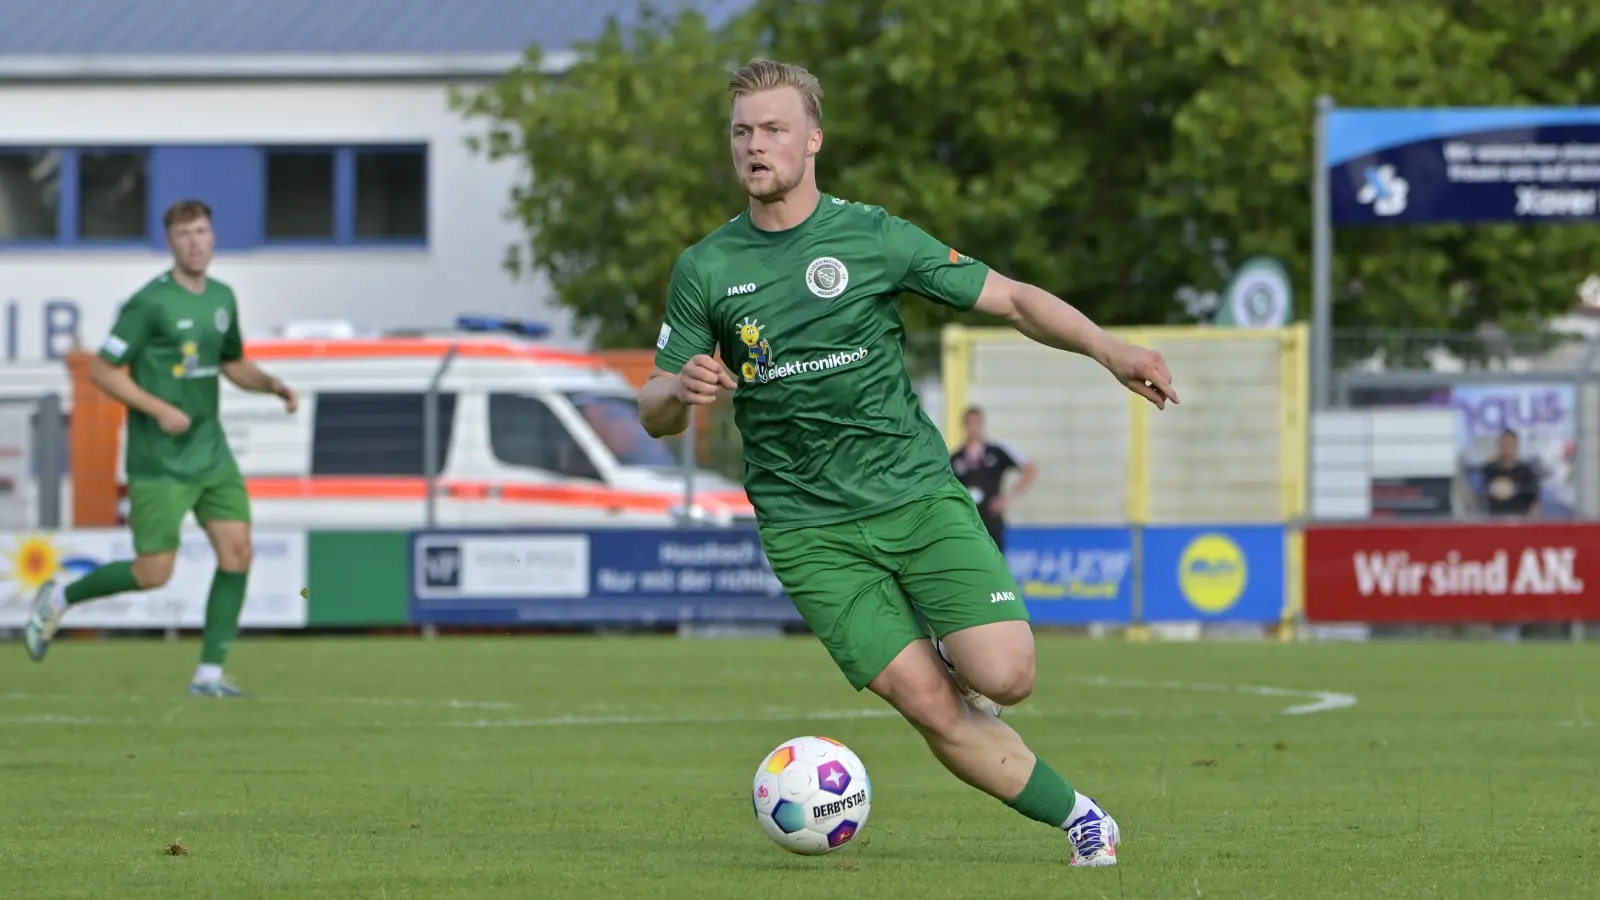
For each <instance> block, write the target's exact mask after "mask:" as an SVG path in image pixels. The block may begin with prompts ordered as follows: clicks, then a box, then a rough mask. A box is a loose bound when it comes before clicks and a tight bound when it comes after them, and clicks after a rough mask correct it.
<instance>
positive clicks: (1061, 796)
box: [1006, 758, 1079, 828]
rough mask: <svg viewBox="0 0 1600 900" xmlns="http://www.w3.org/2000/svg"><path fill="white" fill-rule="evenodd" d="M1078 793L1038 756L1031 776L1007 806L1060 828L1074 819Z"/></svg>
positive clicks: (1036, 820)
mask: <svg viewBox="0 0 1600 900" xmlns="http://www.w3.org/2000/svg"><path fill="white" fill-rule="evenodd" d="M1078 796H1079V795H1078V792H1077V791H1074V790H1073V789H1072V785H1070V784H1067V782H1066V780H1065V779H1063V778H1062V777H1061V776H1060V775H1057V774H1056V772H1055V770H1054V769H1052V768H1050V766H1049V765H1048V764H1046V763H1045V761H1044V760H1042V759H1038V758H1035V759H1034V762H1033V774H1031V775H1029V776H1028V783H1027V784H1026V785H1024V786H1023V788H1022V793H1020V794H1018V795H1017V796H1016V799H1014V800H1011V801H1010V802H1008V803H1007V804H1006V805H1007V806H1009V807H1011V808H1012V809H1014V810H1016V811H1017V812H1019V813H1022V814H1023V815H1025V816H1027V817H1028V818H1030V819H1032V820H1034V821H1035V822H1043V823H1044V824H1046V825H1049V826H1050V827H1051V828H1060V827H1062V826H1063V825H1064V824H1065V823H1066V822H1067V821H1068V820H1070V819H1071V818H1072V814H1073V812H1074V807H1075V806H1076V805H1077V802H1078Z"/></svg>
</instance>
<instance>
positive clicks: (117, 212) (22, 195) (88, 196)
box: [0, 147, 150, 247]
mask: <svg viewBox="0 0 1600 900" xmlns="http://www.w3.org/2000/svg"><path fill="white" fill-rule="evenodd" d="M149 206H150V151H149V150H148V149H145V148H138V147H131V148H130V147H93V148H77V147H72V148H51V147H37V148H36V147H0V244H6V245H20V246H23V247H49V246H59V245H63V244H67V245H74V246H84V247H94V246H113V247H114V246H118V245H123V246H130V245H131V246H140V247H142V246H144V245H145V244H146V242H147V235H148V220H149Z"/></svg>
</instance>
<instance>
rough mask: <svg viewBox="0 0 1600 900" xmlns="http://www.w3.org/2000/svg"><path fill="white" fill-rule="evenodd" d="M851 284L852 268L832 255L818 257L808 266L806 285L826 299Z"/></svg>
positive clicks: (840, 292) (838, 293)
mask: <svg viewBox="0 0 1600 900" xmlns="http://www.w3.org/2000/svg"><path fill="white" fill-rule="evenodd" d="M849 285H850V270H849V269H846V268H845V267H844V263H842V262H840V261H839V260H837V259H834V258H833V257H831V256H822V257H818V258H816V259H813V260H812V261H811V265H809V266H806V287H808V288H810V289H811V293H813V294H816V295H817V296H818V297H821V298H822V299H824V300H832V299H833V298H835V297H837V296H839V295H840V294H842V293H844V289H845V288H846V287H848V286H849Z"/></svg>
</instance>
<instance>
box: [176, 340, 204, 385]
mask: <svg viewBox="0 0 1600 900" xmlns="http://www.w3.org/2000/svg"><path fill="white" fill-rule="evenodd" d="M198 368H200V345H199V344H196V343H195V342H194V341H184V342H183V362H181V363H178V364H177V365H174V366H173V367H172V377H174V378H185V377H188V376H190V375H191V374H192V373H193V372H194V371H195V370H196V369H198Z"/></svg>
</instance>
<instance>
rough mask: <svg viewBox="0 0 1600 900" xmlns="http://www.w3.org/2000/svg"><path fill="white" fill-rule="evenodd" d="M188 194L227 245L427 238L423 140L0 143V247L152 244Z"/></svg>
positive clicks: (388, 242) (380, 243)
mask: <svg viewBox="0 0 1600 900" xmlns="http://www.w3.org/2000/svg"><path fill="white" fill-rule="evenodd" d="M189 197H197V198H199V199H202V200H204V201H206V202H207V203H208V204H210V205H211V207H212V209H213V211H214V213H215V216H216V221H215V225H216V231H217V249H218V250H220V251H224V252H226V251H230V250H233V251H237V250H254V249H261V248H273V247H283V248H305V247H341V248H355V247H423V246H426V245H427V243H428V218H429V217H428V203H427V197H428V152H427V147H426V146H422V145H415V144H402V145H389V144H382V145H337V146H335V145H327V146H304V145H270V146H252V145H239V144H175V145H167V146H155V147H148V148H128V147H65V148H63V147H7V146H0V249H12V250H28V249H40V248H52V247H53V248H74V249H95V248H105V249H116V248H135V249H140V250H144V249H150V248H156V249H159V248H161V247H163V246H164V245H165V242H166V241H165V234H164V232H163V229H162V227H161V214H162V212H163V211H164V210H165V209H166V208H167V206H169V205H170V204H171V203H173V202H174V201H177V200H181V199H186V198H189Z"/></svg>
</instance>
